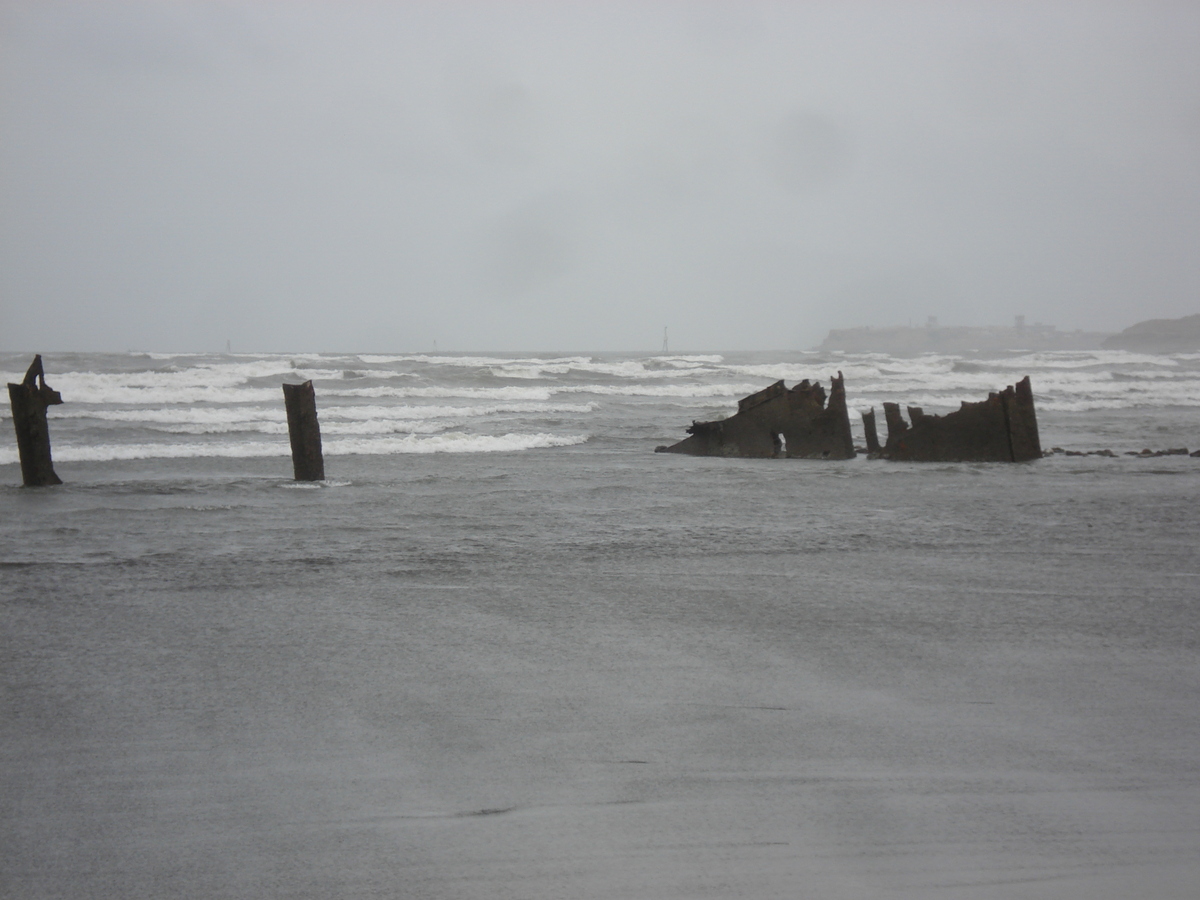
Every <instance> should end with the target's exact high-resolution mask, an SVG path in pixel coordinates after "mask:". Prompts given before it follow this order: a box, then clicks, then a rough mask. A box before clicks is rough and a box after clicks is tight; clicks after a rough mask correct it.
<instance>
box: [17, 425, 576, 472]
mask: <svg viewBox="0 0 1200 900" xmlns="http://www.w3.org/2000/svg"><path fill="white" fill-rule="evenodd" d="M587 439H588V435H586V434H582V435H562V434H549V433H544V432H540V433H536V434H519V433H509V434H501V435H487V434H468V433H466V432H449V433H445V434H438V435H433V436H429V437H426V436H421V435H405V436H403V437H383V438H342V439H334V440H328V441H323V442H322V451H323V453H324V455H326V456H352V455H356V454H362V455H375V456H378V455H390V454H396V453H505V452H512V451H516V450H532V449H540V448H551V447H568V446H571V445H573V444H581V443H583V442H584V441H586V440H587ZM290 455H291V448H290V446H289V444H288V443H287V441H237V442H218V441H204V442H195V443H171V444H154V443H138V444H94V445H90V446H83V445H71V444H67V445H65V446H55V448H54V458H55V460H56V461H58V462H108V461H113V460H133V459H195V458H200V457H221V458H236V459H248V458H256V457H271V456H290ZM18 461H19V458H18V456H17V451H16V448H15V447H14V448H7V447H6V448H0V465H7V464H11V463H16V462H18Z"/></svg>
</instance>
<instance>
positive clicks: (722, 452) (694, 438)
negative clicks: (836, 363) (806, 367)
mask: <svg viewBox="0 0 1200 900" xmlns="http://www.w3.org/2000/svg"><path fill="white" fill-rule="evenodd" d="M687 431H688V434H690V435H691V437H688V438H684V439H683V440H682V441H679V442H678V443H676V444H672V445H671V446H669V447H666V446H664V447H657V448H655V452H656V453H687V454H690V455H692V456H738V457H750V458H760V459H769V458H772V457H784V458H789V459H851V458H853V457H854V455H855V452H854V441H853V439H852V438H851V435H850V417H849V414H848V412H847V409H846V388H845V381H844V379H843V378H842V373H841V372H838V374H837V377H836V378H832V379H830V387H829V401H828V403H826V398H825V389H824V388H823V387H821V385H820V383H819V382H811V383H810V382H809V381H808V379H805V380H804V381H802V382H800V383H799V384H797V385H796V386H795V387H793V388H791V389H788V388H787V386H785V385H784V383H783V382H782V381H777V382H775V383H774V384H772V385H771V386H769V387H766V388H763V389H762V390H761V391H758V392H757V393H754V394H751V395H750V396H748V397H744V398H742V399H741V400H739V401H738V411H737V412H736V413H734V414H733V415H732V416H730V417H729V418H727V419H717V420H715V421H712V422H692V424H691V427H689V428H688V429H687Z"/></svg>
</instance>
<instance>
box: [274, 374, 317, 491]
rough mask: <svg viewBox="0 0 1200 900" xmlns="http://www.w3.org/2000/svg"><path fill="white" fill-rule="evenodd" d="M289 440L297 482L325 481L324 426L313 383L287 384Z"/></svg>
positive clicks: (286, 399) (284, 391) (284, 390)
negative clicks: (318, 418) (322, 440)
mask: <svg viewBox="0 0 1200 900" xmlns="http://www.w3.org/2000/svg"><path fill="white" fill-rule="evenodd" d="M283 402H284V405H285V406H286V407H287V420H288V437H289V438H290V439H291V442H292V471H293V472H294V473H295V477H296V480H297V481H324V480H325V458H324V457H323V456H322V455H321V426H320V424H319V423H318V422H317V394H316V392H315V391H314V390H313V383H312V382H311V381H306V382H304V384H285V385H284V386H283Z"/></svg>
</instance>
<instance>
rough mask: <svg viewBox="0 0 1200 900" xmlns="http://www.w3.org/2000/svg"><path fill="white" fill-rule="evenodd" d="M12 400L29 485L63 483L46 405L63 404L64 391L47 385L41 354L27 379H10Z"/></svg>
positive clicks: (18, 440)
mask: <svg viewBox="0 0 1200 900" xmlns="http://www.w3.org/2000/svg"><path fill="white" fill-rule="evenodd" d="M8 400H9V403H11V404H12V417H13V426H14V427H15V428H16V431H17V451H18V452H19V454H20V456H21V479H22V481H24V483H25V486H26V487H43V486H44V485H48V484H62V479H61V478H59V477H58V475H57V474H55V472H54V463H53V462H52V461H51V459H50V430H49V427H48V426H47V424H46V407H48V406H54V405H55V404H58V403H62V402H63V401H62V394H60V393H59V392H58V391H56V390H54V389H53V388H51V387H50V386H49V385H48V384H46V373H45V372H44V371H43V370H42V356H41V354H40V353H39V354H38V355H37V356H35V357H34V358H33V364H32V365H31V366H30V367H29V371H27V372H26V373H25V379H24V381H22V382H21V383H20V384H13V383H12V382H11V381H10V382H9V384H8Z"/></svg>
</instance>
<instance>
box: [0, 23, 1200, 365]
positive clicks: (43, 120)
mask: <svg viewBox="0 0 1200 900" xmlns="http://www.w3.org/2000/svg"><path fill="white" fill-rule="evenodd" d="M1197 48H1200V4H1196V3H1187V2H1180V3H1154V2H1142V0H1139V2H1137V3H1132V2H1123V3H1117V4H1113V5H1106V4H1102V3H1081V2H1076V3H1062V4H1056V3H1043V2H1039V3H1017V2H1009V0H1005V2H1001V0H995V2H989V3H967V2H954V3H902V2H896V0H887V2H879V3H858V2H846V0H844V2H809V3H805V2H788V3H766V2H747V0H739V2H711V3H705V2H661V0H659V2H656V0H638V2H627V3H622V2H603V0H591V2H586V0H575V2H566V0H563V2H524V3H517V2H500V0H477V2H453V0H440V2H434V0H430V2H423V3H422V2H340V3H293V2H259V3H251V2H211V3H197V2H166V0H163V2H144V3H116V2H104V0H92V2H78V3H55V2H49V0H36V2H14V0H0V349H9V350H38V349H40V350H53V349H62V350H69V349H83V350H89V349H95V350H124V349H150V350H156V349H158V350H198V351H203V350H222V349H224V347H225V342H226V341H227V340H229V341H231V342H232V346H233V349H234V350H235V351H236V350H245V351H250V350H284V351H286V350H307V351H316V350H330V351H335V350H345V351H355V350H361V351H368V350H399V351H411V350H429V349H432V347H433V344H434V341H437V342H438V347H439V348H440V349H442V350H468V349H496V350H519V349H542V350H565V349H585V350H586V349H596V350H603V349H630V350H638V349H644V350H653V349H657V348H658V346H659V345H660V344H661V341H662V329H663V326H670V329H671V343H672V348H673V349H674V348H678V349H685V348H692V349H718V350H720V349H780V348H796V349H799V348H805V347H810V346H812V345H814V344H816V343H819V342H820V340H821V339H822V338H823V337H824V335H825V333H826V331H827V330H828V329H829V328H831V327H848V326H854V325H865V324H873V325H885V324H904V323H906V322H908V321H910V320H912V321H914V322H924V321H925V317H926V316H928V315H936V316H938V317H939V320H940V321H941V323H942V324H1008V323H1010V322H1011V321H1012V317H1013V316H1014V315H1016V314H1024V315H1025V316H1026V317H1027V318H1028V320H1029V321H1031V322H1032V321H1035V320H1037V321H1042V322H1048V323H1054V324H1056V325H1058V326H1059V327H1060V328H1067V329H1073V328H1085V329H1097V330H1119V329H1121V328H1124V327H1125V326H1127V325H1129V324H1131V323H1133V322H1135V321H1138V320H1140V319H1145V318H1150V317H1175V316H1183V315H1188V314H1191V313H1196V312H1200V51H1198V50H1197Z"/></svg>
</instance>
